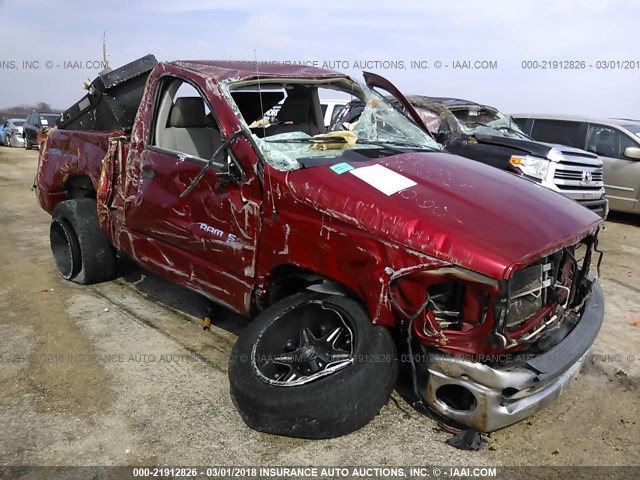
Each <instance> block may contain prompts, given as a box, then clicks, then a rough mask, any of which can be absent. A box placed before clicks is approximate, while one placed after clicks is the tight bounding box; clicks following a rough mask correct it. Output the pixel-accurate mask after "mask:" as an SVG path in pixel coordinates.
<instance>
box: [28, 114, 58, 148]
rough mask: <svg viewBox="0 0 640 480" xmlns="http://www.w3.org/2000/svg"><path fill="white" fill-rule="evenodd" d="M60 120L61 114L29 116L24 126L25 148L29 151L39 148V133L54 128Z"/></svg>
mask: <svg viewBox="0 0 640 480" xmlns="http://www.w3.org/2000/svg"><path fill="white" fill-rule="evenodd" d="M59 118H60V114H59V113H32V114H31V115H29V116H28V117H27V119H26V121H25V122H24V126H23V136H24V148H26V149H27V150H29V149H30V148H33V147H36V148H37V147H38V132H39V131H40V130H43V129H46V128H50V127H54V126H55V125H56V122H57V121H58V119H59Z"/></svg>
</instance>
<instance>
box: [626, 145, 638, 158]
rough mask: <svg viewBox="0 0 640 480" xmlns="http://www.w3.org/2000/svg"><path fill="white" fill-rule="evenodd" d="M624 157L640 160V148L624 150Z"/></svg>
mask: <svg viewBox="0 0 640 480" xmlns="http://www.w3.org/2000/svg"><path fill="white" fill-rule="evenodd" d="M624 156H625V157H627V158H635V159H638V160H640V147H627V148H625V149H624Z"/></svg>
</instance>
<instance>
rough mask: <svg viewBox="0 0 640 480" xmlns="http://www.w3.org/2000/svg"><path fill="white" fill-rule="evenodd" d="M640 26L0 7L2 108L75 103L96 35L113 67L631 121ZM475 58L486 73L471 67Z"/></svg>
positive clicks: (313, 9) (553, 9)
mask: <svg viewBox="0 0 640 480" xmlns="http://www.w3.org/2000/svg"><path fill="white" fill-rule="evenodd" d="M638 19H640V1H638V0H632V1H617V0H582V1H569V0H555V1H548V0H538V1H535V0H518V1H513V0H510V1H507V0H473V1H472V0H455V1H448V2H447V1H432V2H426V1H423V0H419V1H414V0H405V1H400V0H396V1H393V2H389V1H385V2H374V1H372V0H366V1H365V0H340V1H334V0H323V1H322V2H303V1H300V0H295V1H294V0H272V1H270V2H255V1H253V2H252V1H248V0H216V1H205V0H170V1H167V0H154V1H152V0H138V1H123V0H113V1H105V2H102V3H100V2H96V1H94V2H89V3H87V2H80V1H76V0H69V1H65V0H60V1H58V2H38V1H34V0H0V45H2V48H1V49H0V50H1V52H2V53H0V110H1V109H2V108H4V107H10V106H13V105H19V104H35V103H37V102H47V103H49V104H50V105H51V106H53V107H55V108H60V109H65V108H67V107H69V106H70V105H71V104H73V103H74V102H76V101H77V100H79V99H80V98H81V97H82V96H83V94H84V91H83V90H82V84H83V81H84V80H85V79H88V78H89V79H93V78H94V77H95V76H96V74H97V73H98V72H99V71H100V69H101V68H100V61H101V60H102V41H103V32H106V43H107V50H108V55H109V58H108V60H109V65H110V66H111V67H118V66H120V65H123V64H125V63H128V62H130V61H132V60H135V59H136V58H139V57H141V56H143V55H146V54H147V53H153V54H154V55H155V56H156V57H157V58H158V60H160V61H170V60H176V59H207V60H212V59H221V60H230V59H237V60H248V61H253V60H254V58H257V59H258V61H280V62H283V61H297V62H317V63H318V64H319V65H322V64H324V63H325V62H327V64H330V65H332V66H333V67H334V69H337V70H340V71H342V72H346V73H348V74H350V75H351V76H352V77H353V78H355V79H356V80H359V81H362V70H363V68H362V65H356V62H358V64H362V63H364V64H365V65H364V67H365V69H367V70H370V71H373V72H376V73H379V74H381V75H383V76H385V77H386V78H388V79H389V80H391V81H392V82H393V83H394V84H395V85H396V86H397V87H398V88H400V90H401V91H403V92H404V93H407V94H409V93H411V94H422V95H431V96H449V97H459V98H466V99H469V100H473V101H476V102H479V103H484V104H488V105H492V106H495V107H497V108H499V109H500V110H502V111H504V112H507V113H516V112H520V113H524V112H529V113H560V114H576V115H590V116H608V117H627V118H640V96H639V95H638V85H639V84H640V49H639V48H638V47H639V45H638V40H637V39H638V36H637V32H638V29H639V26H640V25H638ZM384 61H386V62H388V63H387V64H384V63H382V62H384ZM483 61H484V62H490V63H492V64H493V66H494V67H493V68H482V64H478V65H477V67H478V68H474V67H476V62H483ZM25 62H26V63H25ZM35 62H37V64H36V63H35ZM87 62H89V64H87ZM330 62H333V63H330ZM412 62H418V63H417V65H416V66H413V65H412ZM437 62H440V63H439V68H437V65H438V63H437ZM463 62H468V63H463ZM523 62H524V63H523ZM536 62H537V63H536ZM544 62H547V64H546V65H545V63H544ZM553 62H555V64H554V63H553ZM571 62H573V66H574V67H579V68H566V67H570V66H571ZM616 62H617V63H616ZM625 62H626V63H625ZM36 65H37V66H38V67H39V68H35V66H36ZM78 65H81V66H82V68H77V66H78ZM454 65H456V66H460V67H463V68H454ZM466 65H471V67H472V68H464V67H465V66H466ZM485 65H487V63H485ZM603 65H607V66H609V68H607V69H603V68H598V67H602V66H603ZM87 66H88V67H89V68H87ZM543 66H547V67H548V68H546V69H543V68H542V67H543ZM336 67H337V68H336ZM385 67H386V68H385ZM533 67H537V68H533ZM549 67H551V68H549ZM559 67H565V68H559ZM622 67H630V68H622Z"/></svg>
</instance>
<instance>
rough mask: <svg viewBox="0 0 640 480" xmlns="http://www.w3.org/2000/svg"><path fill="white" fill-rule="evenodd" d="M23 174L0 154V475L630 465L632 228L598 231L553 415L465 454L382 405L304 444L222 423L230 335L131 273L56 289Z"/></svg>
mask: <svg viewBox="0 0 640 480" xmlns="http://www.w3.org/2000/svg"><path fill="white" fill-rule="evenodd" d="M36 162H37V152H34V151H31V152H26V151H24V150H23V149H16V148H14V149H10V148H7V147H0V278H1V279H2V280H1V281H0V302H2V306H3V308H2V315H1V317H0V465H77V464H80V465H127V464H129V465H136V464H137V465H154V464H176V465H229V464H230V465H259V464H260V465H265V464H273V465H334V466H338V465H354V464H358V465H425V464H436V465H437V464H441V465H492V466H493V465H640V456H638V451H637V448H638V444H640V397H639V395H638V393H639V386H640V348H639V345H640V313H639V312H640V308H639V307H640V296H639V295H638V294H639V293H640V273H639V272H640V255H639V254H640V217H633V216H622V215H612V216H611V218H610V219H609V220H608V221H607V229H606V231H605V232H604V234H603V236H602V241H601V244H602V247H603V249H604V250H606V252H607V254H606V256H605V260H604V264H603V271H602V284H603V288H604V290H605V298H606V302H607V304H606V308H607V314H606V321H605V326H604V327H603V330H602V331H601V333H600V336H599V338H598V340H597V343H596V346H595V348H594V352H593V356H592V357H591V358H590V359H589V361H588V362H587V366H586V367H585V369H584V370H583V372H582V373H581V374H580V375H579V377H578V379H577V381H575V382H574V384H573V385H572V386H571V387H570V388H569V389H568V391H566V393H565V394H564V396H563V397H562V398H561V399H560V400H559V401H557V402H556V403H555V404H554V405H552V406H551V407H549V408H547V409H546V410H544V411H543V412H541V413H540V414H538V415H536V416H535V417H534V418H531V419H530V420H529V421H525V422H521V423H520V424H518V425H515V426H513V427H510V428H507V429H505V430H502V431H499V432H495V433H493V434H492V435H491V436H490V437H489V438H488V448H486V449H484V450H482V451H480V452H463V451H459V450H456V449H454V448H452V447H449V446H447V445H446V444H445V443H444V442H445V440H446V439H447V438H449V436H450V435H449V434H447V433H444V432H442V431H439V430H438V429H437V428H436V424H435V423H434V421H433V420H431V419H430V418H427V417H425V416H423V415H421V414H419V413H418V412H417V411H415V410H414V409H412V408H411V406H410V405H409V404H407V402H406V401H405V400H403V398H402V397H400V396H399V395H398V394H397V393H395V392H394V394H393V399H392V401H391V402H389V403H388V405H387V406H386V407H385V408H384V409H383V410H382V412H381V414H380V415H379V416H377V417H376V418H375V419H374V421H372V422H371V423H370V424H369V425H368V426H366V427H365V428H363V429H361V430H360V431H358V432H356V433H353V434H351V435H348V436H345V437H342V438H338V439H334V440H326V441H305V440H297V439H289V438H279V437H275V436H271V435H265V434H261V433H257V432H254V431H252V430H250V429H248V428H247V427H246V426H245V425H244V423H243V422H242V420H241V419H240V417H239V415H238V414H237V413H236V411H235V409H234V407H233V405H232V403H231V399H230V396H229V386H228V381H227V373H226V370H227V359H228V355H229V353H230V350H231V347H232V345H233V343H234V341H235V338H236V335H237V333H238V332H240V331H241V330H242V328H243V326H244V325H245V324H246V321H245V320H244V319H242V318H236V317H234V316H233V315H231V314H226V315H223V318H219V319H217V320H216V326H214V327H213V328H212V330H211V332H203V331H202V329H201V328H200V320H201V314H202V313H203V311H204V309H205V306H206V302H205V301H204V299H203V298H201V297H200V296H198V295H196V294H194V293H192V292H190V291H187V290H185V289H182V288H180V287H177V286H175V285H173V284H171V283H169V282H167V281H165V280H163V279H160V278H158V277H156V276H154V275H151V274H149V273H147V272H145V271H143V270H141V269H140V268H138V267H136V266H133V265H128V266H126V267H125V268H124V269H123V275H122V277H121V278H119V279H118V280H116V281H113V282H109V283H106V284H101V285H96V286H91V287H83V286H79V285H75V284H72V283H68V282H65V281H63V280H62V279H61V278H60V277H59V276H58V274H57V271H56V269H55V266H54V264H53V261H52V260H51V257H50V251H49V240H48V229H49V218H48V215H47V214H46V213H45V212H43V211H42V210H41V209H40V207H39V206H38V204H37V202H36V199H35V196H34V194H33V193H32V192H31V191H30V186H31V184H32V182H33V178H34V174H35V168H36ZM91 354H102V355H105V354H108V355H110V356H111V359H112V360H111V361H110V362H104V361H96V359H92V358H90V355H91ZM29 355H31V357H29ZM21 359H29V360H30V361H21ZM364 394H366V392H363V395H364Z"/></svg>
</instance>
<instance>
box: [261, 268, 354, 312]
mask: <svg viewBox="0 0 640 480" xmlns="http://www.w3.org/2000/svg"><path fill="white" fill-rule="evenodd" d="M269 277H270V279H271V282H270V285H269V287H268V290H267V293H266V295H265V296H264V301H263V302H262V303H263V305H262V307H263V308H267V307H268V306H270V305H273V304H274V303H276V302H278V301H280V300H282V299H283V298H286V297H289V296H291V295H293V294H295V293H298V292H301V291H303V290H306V289H309V287H312V286H313V289H314V290H317V291H322V292H326V293H332V294H335V295H343V296H345V297H349V298H353V299H355V300H358V301H360V299H359V298H358V296H357V295H356V294H355V293H354V292H353V291H352V290H351V289H349V288H348V287H346V286H345V285H343V284H341V283H340V282H338V281H336V280H333V279H331V278H329V277H326V276H324V275H320V274H318V273H315V272H313V271H311V270H306V269H304V268H300V267H296V266H295V265H280V266H278V267H276V268H275V269H274V270H273V271H272V272H271V275H270V276H269Z"/></svg>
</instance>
